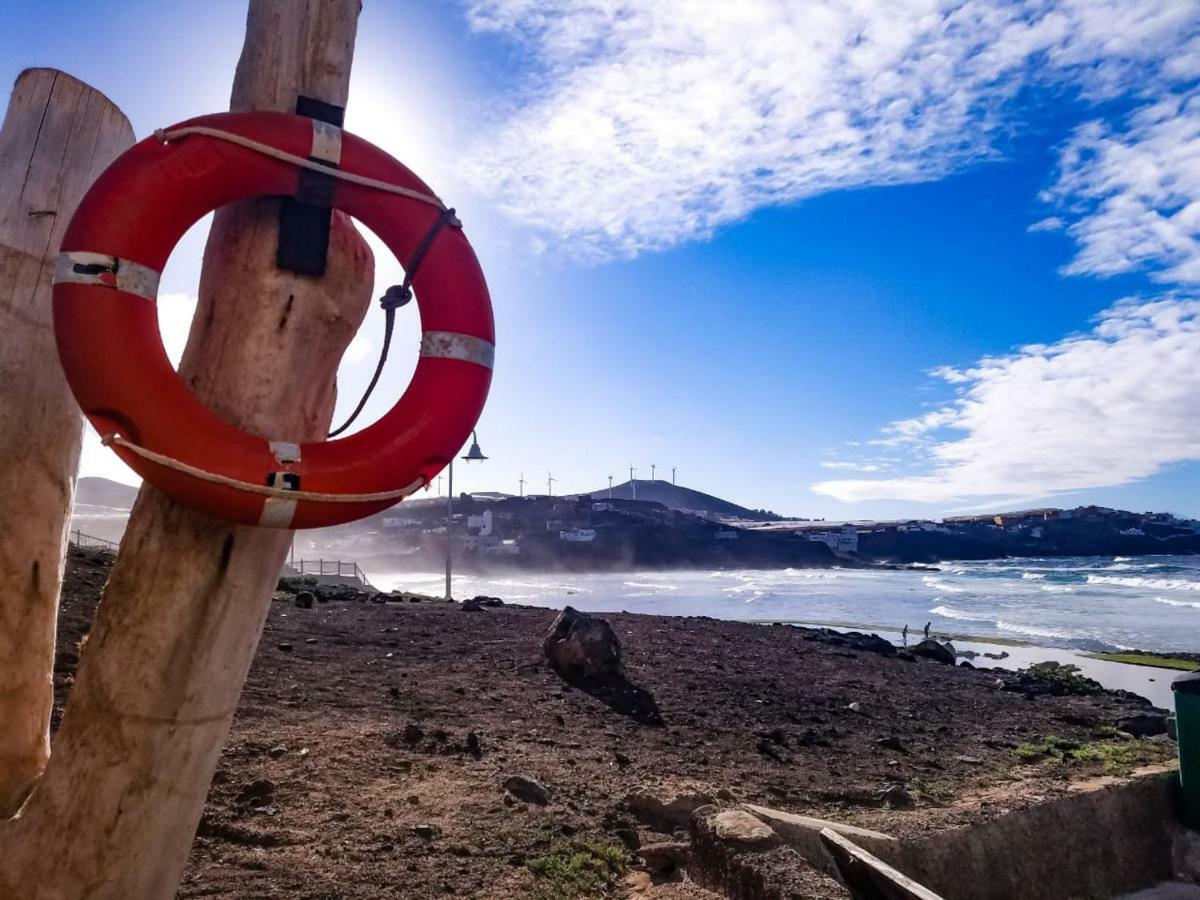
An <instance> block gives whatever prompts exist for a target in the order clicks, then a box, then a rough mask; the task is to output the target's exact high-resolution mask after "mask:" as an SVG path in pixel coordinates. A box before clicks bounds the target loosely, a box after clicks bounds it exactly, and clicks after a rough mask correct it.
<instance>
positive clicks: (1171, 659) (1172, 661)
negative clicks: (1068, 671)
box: [1084, 653, 1200, 672]
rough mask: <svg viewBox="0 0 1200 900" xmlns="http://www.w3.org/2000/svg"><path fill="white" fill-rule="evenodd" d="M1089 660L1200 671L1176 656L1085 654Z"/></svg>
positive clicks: (1191, 661) (1192, 663)
mask: <svg viewBox="0 0 1200 900" xmlns="http://www.w3.org/2000/svg"><path fill="white" fill-rule="evenodd" d="M1084 656H1086V657H1087V658H1088V659H1102V660H1104V661H1106V662H1115V663H1125V665H1127V666H1152V667H1154V668H1156V669H1182V670H1183V671H1185V672H1191V671H1192V670H1194V669H1200V666H1198V665H1196V663H1195V662H1194V661H1193V660H1190V659H1179V658H1178V657H1175V656H1152V655H1151V654H1149V653H1085V654H1084Z"/></svg>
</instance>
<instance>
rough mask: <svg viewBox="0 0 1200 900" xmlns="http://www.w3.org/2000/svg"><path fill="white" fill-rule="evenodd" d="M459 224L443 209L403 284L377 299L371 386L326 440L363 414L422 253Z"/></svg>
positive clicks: (408, 297)
mask: <svg viewBox="0 0 1200 900" xmlns="http://www.w3.org/2000/svg"><path fill="white" fill-rule="evenodd" d="M459 224H460V223H459V221H458V216H456V215H455V214H454V210H453V209H447V210H444V211H443V212H442V214H441V215H440V216H438V217H437V221H435V222H434V223H433V225H431V226H430V227H429V230H428V231H427V232H425V237H423V238H421V243H419V244H417V249H416V250H414V251H413V255H412V258H411V259H409V261H408V265H407V266H405V267H404V283H403V284H393V285H392V286H391V287H390V288H388V289H387V290H386V291H384V294H383V296H382V297H380V298H379V305H380V306H382V307H383V312H384V326H383V348H382V349H381V350H380V351H379V362H378V363H377V364H376V365H375V374H374V375H372V376H371V383H370V384H368V385H367V389H366V391H365V392H363V395H362V399H361V400H359V401H358V406H356V407H354V412H352V413H350V418H348V419H347V420H346V421H345V422H343V423H342V425H341V427H340V428H335V429H334V430H333V431H331V432H329V437H331V438H332V437H337V436H338V435H339V434H341V433H342V432H343V431H345V430H346V429H347V428H349V427H350V424H351V423H352V422H353V421H354V420H355V419H357V418H358V414H359V413H360V412H362V410H363V407H364V406H366V405H367V400H369V399H370V397H371V392H372V391H374V390H375V385H377V384H378V383H379V376H380V375H382V374H383V365H384V363H386V362H387V358H388V347H390V346H391V343H392V329H393V328H394V327H395V325H396V310H397V309H399V308H400V307H401V306H404V305H405V304H406V303H408V301H409V300H411V299H412V282H413V278H414V277H416V274H417V269H419V268H420V267H421V261H422V260H423V259H425V254H426V253H428V252H429V248H430V247H431V246H433V239H434V238H436V237H437V236H438V232H440V231H441V230H442V229H443V228H445V227H446V226H447V225H454V226H455V227H458V225H459Z"/></svg>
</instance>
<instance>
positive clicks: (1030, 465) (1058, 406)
mask: <svg viewBox="0 0 1200 900" xmlns="http://www.w3.org/2000/svg"><path fill="white" fill-rule="evenodd" d="M937 374H940V375H941V377H942V378H943V379H944V380H947V381H948V382H950V383H952V384H956V385H958V386H959V390H960V393H959V396H958V397H957V398H956V399H954V400H952V401H950V402H948V403H947V404H946V405H945V406H944V407H942V408H940V409H938V410H935V411H933V412H931V413H929V414H927V415H926V416H923V417H921V418H919V419H909V420H904V421H902V422H896V423H893V424H892V425H891V426H888V428H886V429H884V431H885V433H887V434H889V435H895V434H899V435H903V436H905V437H908V438H911V439H917V438H922V439H926V442H925V443H923V444H921V446H920V448H919V451H918V452H919V453H920V454H921V455H922V460H923V461H924V462H925V469H926V471H927V473H928V474H924V475H918V476H913V477H903V478H891V479H845V480H838V481H825V482H821V483H819V484H816V485H814V486H813V490H815V491H816V492H817V493H820V494H824V495H826V496H830V497H834V498H836V499H838V500H843V501H847V502H853V501H862V500H910V501H929V502H939V503H947V502H962V501H965V500H971V499H977V500H984V499H988V498H1035V497H1047V496H1051V495H1054V494H1058V493H1065V492H1069V491H1075V490H1080V489H1084V488H1095V487H1103V486H1110V485H1120V484H1126V483H1128V482H1131V481H1136V480H1138V479H1141V478H1145V477H1147V476H1149V475H1153V474H1154V473H1156V472H1159V471H1161V470H1162V469H1163V468H1164V467H1166V466H1169V465H1172V464H1175V463H1181V462H1187V461H1193V460H1200V416H1197V415H1196V409H1197V407H1196V403H1197V401H1196V398H1197V397H1198V396H1200V299H1197V298H1195V297H1187V296H1168V297H1166V298H1163V299H1159V300H1155V301H1152V302H1145V303H1143V302H1138V301H1133V300H1127V301H1122V302H1121V303H1118V304H1117V305H1115V306H1113V307H1111V308H1109V309H1107V310H1105V311H1104V312H1103V313H1101V315H1100V316H1099V317H1098V318H1097V320H1096V322H1095V323H1094V327H1093V328H1092V329H1091V330H1090V331H1089V332H1087V333H1084V334H1079V335H1074V336H1071V337H1067V338H1064V339H1063V340H1061V341H1058V342H1056V343H1054V344H1049V345H1035V346H1029V347H1023V348H1020V349H1019V350H1017V351H1015V352H1013V353H1012V354H1009V355H1007V356H1001V357H987V358H984V359H982V360H980V362H979V363H978V364H977V365H976V366H975V367H973V368H971V369H967V370H964V371H957V370H940V372H939V373H937ZM948 432H949V433H948ZM955 434H957V435H958V436H955Z"/></svg>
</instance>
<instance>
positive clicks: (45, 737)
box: [0, 69, 133, 820]
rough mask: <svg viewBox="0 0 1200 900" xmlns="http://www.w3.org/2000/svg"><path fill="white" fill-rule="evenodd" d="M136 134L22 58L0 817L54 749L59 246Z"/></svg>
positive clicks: (68, 471) (14, 189) (1, 510)
mask: <svg viewBox="0 0 1200 900" xmlns="http://www.w3.org/2000/svg"><path fill="white" fill-rule="evenodd" d="M132 144H133V129H132V128H131V127H130V126H129V120H128V119H126V118H125V116H124V115H122V114H121V111H120V110H119V109H117V107H116V106H114V105H113V104H112V102H111V101H110V100H109V99H108V98H107V97H105V96H104V95H102V94H100V93H99V92H98V91H95V90H93V89H92V88H90V87H88V86H87V85H86V84H84V83H83V82H81V81H77V80H76V79H74V78H72V77H71V76H70V75H67V74H65V73H63V72H56V71H55V70H53V69H27V70H26V71H24V72H22V73H21V75H20V76H19V77H18V78H17V82H16V84H15V85H14V87H13V93H12V99H11V100H10V102H9V106H8V113H7V115H6V116H5V118H4V127H3V129H0V820H2V819H6V818H8V817H9V816H11V815H13V814H14V813H15V812H16V811H17V809H18V808H19V807H20V805H21V803H22V802H23V801H24V799H25V797H26V795H27V794H28V793H29V791H30V789H31V788H32V787H33V783H34V781H35V780H36V779H37V777H38V776H39V775H41V773H42V769H43V768H44V767H45V765H46V760H47V759H48V758H49V755H50V711H51V708H52V706H53V703H54V690H53V686H54V683H53V674H54V628H55V622H56V620H57V612H58V591H59V587H60V586H61V583H62V572H63V560H64V551H65V550H66V544H67V527H68V523H69V521H70V517H71V503H72V500H73V499H74V496H75V473H76V470H77V469H78V468H79V448H80V437H81V435H82V431H83V419H82V417H81V416H80V414H79V407H78V406H77V405H76V404H75V400H74V398H73V397H72V396H71V391H70V389H69V388H68V387H67V382H66V379H65V378H64V377H63V373H62V368H61V367H60V366H59V364H58V354H57V353H56V351H55V349H54V328H53V325H52V324H51V321H50V287H51V281H52V279H53V275H54V258H55V256H56V255H57V253H58V244H59V241H60V240H61V239H62V234H63V231H64V230H65V229H66V227H67V223H68V222H69V221H70V220H71V215H72V214H73V213H74V212H75V207H76V206H77V205H78V203H79V201H80V199H81V198H82V197H83V194H84V192H85V191H86V190H87V189H88V187H89V186H90V185H91V183H92V182H93V181H94V180H95V178H96V176H97V175H99V174H100V172H102V171H103V170H104V167H105V166H107V165H108V164H109V163H110V162H112V161H113V159H115V158H116V157H117V156H118V155H119V154H120V153H121V152H122V151H123V150H125V149H126V148H127V147H129V146H131V145H132Z"/></svg>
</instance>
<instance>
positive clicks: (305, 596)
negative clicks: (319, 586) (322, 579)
mask: <svg viewBox="0 0 1200 900" xmlns="http://www.w3.org/2000/svg"><path fill="white" fill-rule="evenodd" d="M314 599H316V598H315V597H313V592H312V591H299V592H297V594H296V599H295V601H294V602H295V604H296V607H297V608H298V609H312V608H313V600H314Z"/></svg>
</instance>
